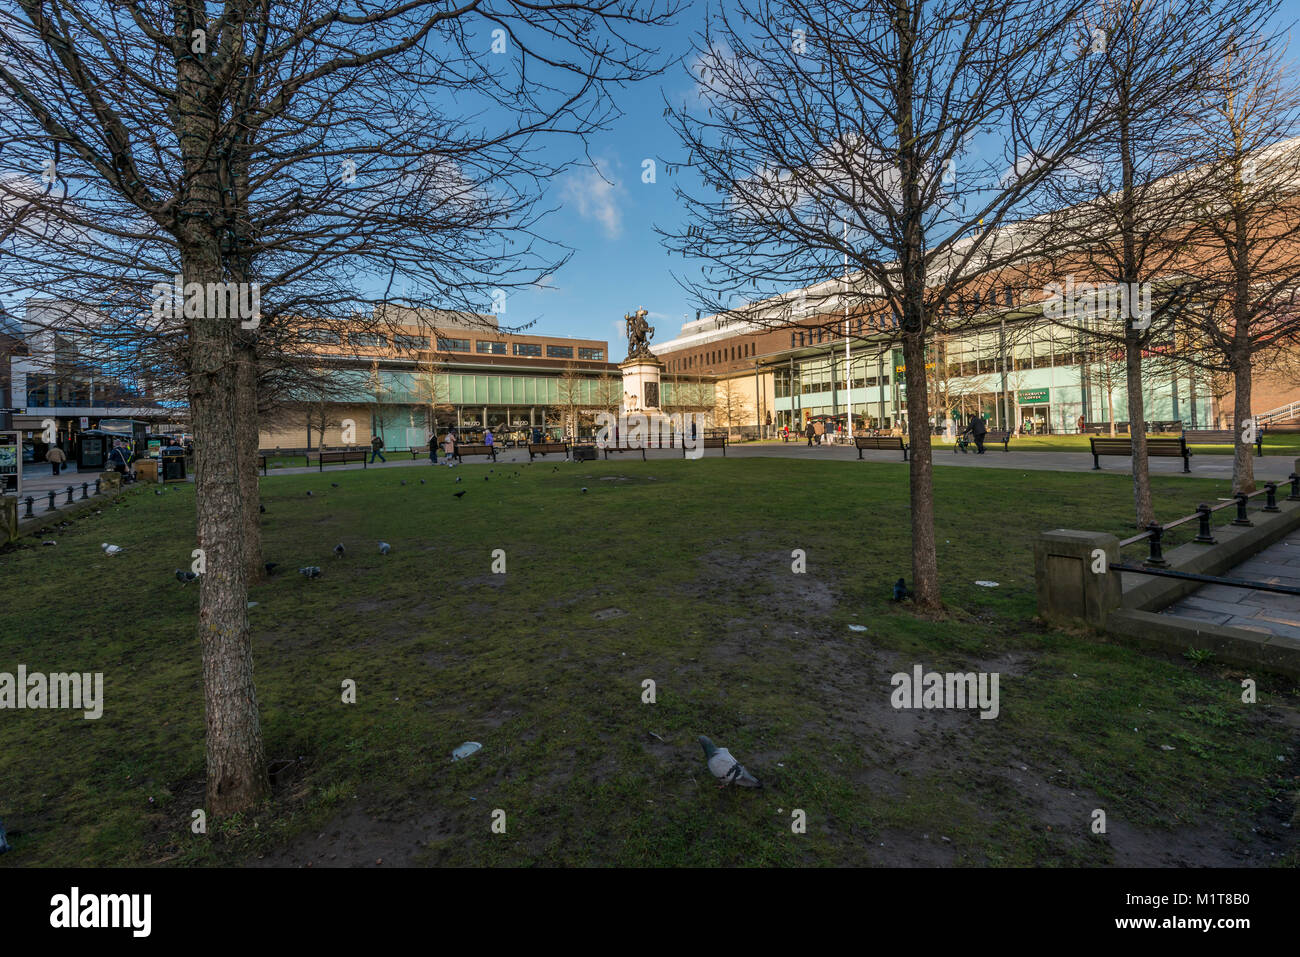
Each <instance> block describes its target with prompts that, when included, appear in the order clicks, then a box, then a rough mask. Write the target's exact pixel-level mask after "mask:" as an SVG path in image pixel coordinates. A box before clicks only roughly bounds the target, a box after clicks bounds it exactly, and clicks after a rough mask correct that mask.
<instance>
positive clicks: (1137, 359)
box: [1124, 335, 1156, 528]
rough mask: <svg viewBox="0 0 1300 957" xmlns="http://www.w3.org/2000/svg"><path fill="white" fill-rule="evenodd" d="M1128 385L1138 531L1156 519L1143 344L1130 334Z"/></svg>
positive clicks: (1126, 359)
mask: <svg viewBox="0 0 1300 957" xmlns="http://www.w3.org/2000/svg"><path fill="white" fill-rule="evenodd" d="M1124 369H1125V379H1126V382H1125V385H1126V386H1127V390H1128V435H1129V439H1130V440H1131V441H1132V443H1133V506H1134V510H1135V512H1136V514H1137V525H1138V528H1143V527H1145V526H1147V525H1149V524H1150V523H1152V522H1154V521H1155V520H1156V518H1155V512H1154V511H1153V510H1152V508H1151V468H1150V465H1151V463H1150V461H1149V460H1148V459H1147V422H1146V403H1145V401H1144V398H1143V395H1142V345H1141V342H1140V340H1139V339H1138V338H1137V337H1136V336H1133V335H1130V336H1129V337H1128V338H1127V339H1126V340H1125V342H1124Z"/></svg>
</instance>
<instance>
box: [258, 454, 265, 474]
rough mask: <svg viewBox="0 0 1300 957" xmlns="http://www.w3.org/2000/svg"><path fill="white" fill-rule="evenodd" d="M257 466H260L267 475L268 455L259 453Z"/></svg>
mask: <svg viewBox="0 0 1300 957" xmlns="http://www.w3.org/2000/svg"><path fill="white" fill-rule="evenodd" d="M257 467H258V468H260V469H261V470H262V475H263V476H265V475H266V456H265V455H259V456H258V457H257Z"/></svg>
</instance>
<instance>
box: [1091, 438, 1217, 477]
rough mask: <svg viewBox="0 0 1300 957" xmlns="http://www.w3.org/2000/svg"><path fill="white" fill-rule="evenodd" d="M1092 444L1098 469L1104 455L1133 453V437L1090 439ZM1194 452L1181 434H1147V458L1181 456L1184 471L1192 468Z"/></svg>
mask: <svg viewBox="0 0 1300 957" xmlns="http://www.w3.org/2000/svg"><path fill="white" fill-rule="evenodd" d="M1088 442H1089V443H1090V444H1091V445H1092V463H1093V464H1092V468H1093V471H1096V470H1098V469H1100V468H1101V456H1103V455H1126V456H1130V457H1131V456H1132V455H1133V439H1132V438H1126V439H1118V438H1117V439H1109V438H1107V439H1089V440H1088ZM1191 454H1192V453H1190V452H1188V451H1187V443H1186V442H1184V441H1183V437H1182V436H1181V435H1179V436H1175V437H1172V438H1164V437H1159V438H1157V437H1155V436H1147V458H1181V459H1182V460H1183V471H1184V472H1190V471H1191V470H1192V466H1191V462H1190V461H1188V456H1190V455H1191Z"/></svg>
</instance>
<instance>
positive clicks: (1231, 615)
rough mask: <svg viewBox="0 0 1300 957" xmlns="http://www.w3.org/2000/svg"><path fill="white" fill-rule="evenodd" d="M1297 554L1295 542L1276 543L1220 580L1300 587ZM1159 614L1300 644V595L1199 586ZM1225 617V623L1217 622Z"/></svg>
mask: <svg viewBox="0 0 1300 957" xmlns="http://www.w3.org/2000/svg"><path fill="white" fill-rule="evenodd" d="M1297 552H1300V545H1297V544H1296V543H1295V542H1287V541H1281V542H1277V543H1276V544H1273V545H1270V546H1269V547H1268V548H1266V549H1264V550H1263V551H1262V552H1259V553H1258V554H1256V555H1253V556H1252V557H1251V558H1250V559H1249V560H1248V561H1245V562H1242V563H1241V564H1240V565H1237V566H1236V567H1234V568H1232V569H1230V570H1229V571H1227V572H1225V573H1224V575H1223V577H1224V578H1244V579H1250V580H1253V581H1260V582H1268V583H1270V584H1276V585H1290V586H1292V587H1296V588H1300V564H1296V563H1295V562H1294V561H1293V559H1292V556H1294V555H1295V554H1296V553H1297ZM1161 614H1167V615H1177V616H1179V617H1183V618H1199V619H1201V620H1205V621H1214V623H1215V624H1220V625H1224V624H1226V625H1231V626H1232V627H1234V628H1246V629H1248V630H1250V631H1258V632H1265V633H1267V634H1270V635H1275V636H1276V637H1278V638H1282V639H1287V640H1293V641H1297V642H1300V595H1284V594H1280V593H1277V592H1266V591H1256V590H1254V589H1250V588H1234V587H1232V586H1228V585H1202V586H1201V587H1200V588H1198V589H1196V591H1194V592H1192V593H1191V594H1190V595H1187V596H1186V597H1184V598H1182V599H1180V600H1179V601H1176V602H1174V603H1173V604H1172V605H1170V606H1169V607H1168V608H1166V609H1164V611H1163V612H1161ZM1211 616H1213V617H1211ZM1225 617H1226V619H1227V620H1216V619H1218V618H1225Z"/></svg>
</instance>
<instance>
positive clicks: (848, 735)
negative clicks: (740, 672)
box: [248, 552, 1300, 867]
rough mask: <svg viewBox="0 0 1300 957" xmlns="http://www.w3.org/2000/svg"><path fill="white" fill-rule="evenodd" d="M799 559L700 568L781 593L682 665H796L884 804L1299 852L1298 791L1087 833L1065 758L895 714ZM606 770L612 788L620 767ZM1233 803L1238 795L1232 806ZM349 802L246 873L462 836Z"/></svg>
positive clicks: (1083, 849) (916, 850) (925, 715)
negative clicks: (1247, 810)
mask: <svg viewBox="0 0 1300 957" xmlns="http://www.w3.org/2000/svg"><path fill="white" fill-rule="evenodd" d="M789 562H790V557H789V554H788V552H773V553H771V554H764V555H760V556H757V558H753V559H750V560H748V561H745V560H741V559H738V558H737V557H736V556H735V555H732V554H726V553H723V552H718V553H714V554H711V555H708V556H704V557H703V558H702V559H700V574H699V576H698V577H697V579H696V581H695V584H694V586H693V588H692V589H691V590H692V592H693V593H695V594H696V595H698V596H699V597H703V598H708V597H710V596H713V595H715V594H721V593H722V592H723V590H725V591H727V592H729V593H733V594H734V593H737V592H740V593H743V592H744V590H745V589H747V588H751V589H752V590H753V591H755V592H758V593H764V594H769V595H772V596H773V602H774V609H775V610H774V609H773V608H767V609H764V610H763V611H762V612H761V613H759V614H757V615H756V616H755V618H732V619H729V620H726V621H725V623H724V627H723V628H722V629H720V633H719V634H718V635H717V637H716V639H715V640H714V641H713V642H712V643H711V644H710V646H709V649H708V653H707V660H701V661H697V662H686V661H684V662H681V663H680V666H679V668H678V669H677V670H678V673H679V674H682V675H687V674H690V675H699V674H700V672H701V671H702V670H705V669H707V670H711V671H719V670H721V671H726V670H729V669H731V668H733V667H734V668H737V669H739V668H743V667H744V665H745V664H746V663H748V662H755V661H765V662H770V661H771V660H772V658H773V657H778V658H780V659H782V660H784V661H785V662H787V663H788V667H789V669H790V671H791V672H792V673H797V674H798V675H799V682H798V689H797V693H798V694H800V695H803V696H805V697H807V698H809V699H810V700H812V701H813V702H815V704H816V708H815V711H816V713H817V714H818V717H817V718H815V719H814V720H812V721H810V722H808V723H807V724H806V725H805V726H804V727H803V728H801V729H800V735H799V736H800V738H801V739H802V741H803V742H806V745H807V747H814V746H819V747H823V748H827V747H834V746H836V745H842V746H844V747H845V748H848V749H851V750H852V751H853V752H854V753H856V754H859V755H863V756H864V758H863V760H862V763H861V766H860V767H858V768H855V769H853V770H852V771H851V772H846V773H849V776H850V779H851V782H852V784H853V785H854V786H855V788H857V789H858V790H859V791H860V792H862V793H864V794H866V795H868V796H869V798H870V801H871V802H872V804H873V805H881V806H893V807H896V808H899V809H906V808H907V806H908V805H909V803H910V802H912V801H914V800H916V799H917V797H918V788H933V787H938V788H940V789H942V788H943V787H944V786H945V785H944V784H937V785H936V783H935V782H949V784H948V785H947V786H949V787H951V782H952V781H954V780H956V781H960V782H961V783H962V788H961V790H962V794H961V796H960V797H961V799H962V800H964V801H966V802H968V803H971V804H973V805H974V806H975V807H977V808H978V809H979V811H980V812H981V813H982V812H987V815H988V816H989V817H990V819H993V820H1004V819H1005V820H1016V821H1023V820H1025V819H1027V820H1028V821H1029V822H1030V823H1029V826H1028V832H1026V831H1024V830H1021V831H1020V832H1019V833H1009V834H1008V836H1007V840H1008V841H1024V840H1032V841H1034V842H1035V845H1036V846H1038V847H1040V848H1041V849H1042V852H1041V854H1037V855H1036V859H1037V860H1039V862H1040V863H1042V864H1052V863H1074V864H1079V863H1085V864H1088V865H1096V866H1106V865H1113V866H1124V867H1174V866H1184V867H1185V866H1197V867H1211V866H1223V867H1242V866H1268V865H1270V864H1273V863H1275V862H1277V861H1278V859H1279V858H1281V857H1283V856H1284V855H1285V854H1287V853H1289V852H1292V851H1294V849H1295V848H1296V846H1297V837H1296V830H1297V828H1300V818H1298V817H1297V809H1296V800H1295V799H1296V795H1295V793H1294V792H1293V793H1291V794H1289V795H1284V796H1283V797H1281V798H1279V799H1276V800H1272V801H1269V802H1267V803H1266V804H1265V805H1264V806H1263V809H1262V810H1261V811H1260V812H1259V813H1258V815H1256V816H1255V818H1254V819H1253V820H1251V821H1249V822H1247V823H1246V824H1244V825H1243V824H1241V823H1240V818H1239V819H1238V821H1239V823H1238V826H1237V828H1236V829H1235V830H1234V829H1233V828H1231V827H1230V826H1228V825H1227V824H1212V825H1202V826H1199V827H1174V828H1171V829H1162V828H1152V827H1143V826H1139V825H1137V824H1135V823H1133V822H1130V821H1126V820H1124V819H1122V818H1120V817H1118V816H1109V817H1108V819H1107V833H1106V834H1104V835H1090V834H1088V832H1087V830H1086V829H1085V828H1083V827H1080V822H1081V821H1087V820H1089V818H1090V815H1091V814H1092V812H1093V810H1094V809H1096V808H1098V807H1101V806H1102V805H1103V803H1104V802H1102V801H1101V800H1100V799H1099V798H1098V796H1097V795H1096V794H1094V793H1091V792H1089V791H1088V790H1087V789H1085V788H1082V787H1079V786H1078V785H1077V784H1075V783H1074V782H1075V781H1077V780H1079V779H1080V776H1081V775H1080V773H1079V769H1078V768H1077V767H1074V766H1073V765H1072V764H1071V758H1070V757H1069V756H1068V754H1065V755H1061V756H1060V757H1059V758H1058V759H1057V760H1056V761H1053V762H1051V763H1049V764H1045V763H1044V760H1043V757H1042V753H1043V752H1042V750H1041V749H1040V748H1038V747H1036V746H1034V744H1032V743H1026V742H1022V741H1016V740H1015V739H1014V738H1013V737H1012V736H1011V735H1010V734H1009V733H1002V732H1000V731H998V730H997V729H995V728H993V727H991V726H994V725H997V724H998V722H996V721H989V722H984V721H982V720H981V719H980V718H979V716H978V713H977V712H975V711H952V710H931V711H926V710H900V709H895V708H894V707H893V706H892V704H891V703H890V698H889V694H888V689H889V687H890V685H889V678H890V676H891V675H892V674H894V673H895V672H898V671H908V670H910V668H911V664H912V662H911V659H910V657H909V656H905V655H901V654H898V653H895V652H891V651H888V650H883V649H879V648H876V647H873V646H872V643H871V641H870V637H871V636H870V632H871V631H872V630H873V628H874V625H873V624H872V623H871V622H868V623H867V624H868V625H869V628H868V632H867V633H866V634H865V635H863V634H857V633H844V634H840V633H839V632H838V628H836V629H835V630H834V632H832V629H831V626H829V625H827V624H826V623H825V621H824V617H825V615H826V613H827V612H829V611H830V610H831V609H833V608H834V607H835V604H836V601H837V589H836V585H835V582H834V581H833V580H830V579H828V577H827V576H825V575H823V576H820V577H817V576H813V575H811V574H809V575H803V576H793V575H790V574H789V573H788V569H789ZM484 580H485V581H488V580H489V579H484ZM587 594H590V593H587ZM1036 658H1037V655H1036V653H1035V652H1034V651H1032V650H1031V651H1017V652H1013V653H1009V654H1005V655H1001V656H998V657H995V658H989V659H984V660H970V661H968V662H967V665H966V667H967V668H968V669H970V670H975V671H988V672H994V671H995V672H998V673H1000V674H1001V675H1002V676H1003V680H1004V681H1009V680H1014V679H1015V678H1016V677H1018V676H1023V675H1025V674H1026V673H1027V672H1030V671H1032V669H1033V668H1034V667H1035V663H1036ZM864 689H876V691H877V693H864ZM500 710H501V713H500V714H499V715H495V717H497V718H499V719H500V720H506V719H507V718H508V717H513V716H515V715H516V714H517V713H518V709H517V708H514V709H512V708H511V707H509V706H508V703H503V706H502V708H501V709H500ZM1277 714H1278V716H1277V717H1270V718H1267V719H1261V720H1271V721H1277V720H1281V721H1286V722H1287V723H1288V724H1289V725H1290V727H1291V730H1292V731H1293V732H1295V731H1300V720H1297V718H1298V716H1297V715H1296V714H1295V713H1294V712H1287V711H1283V710H1281V709H1278V710H1277ZM491 717H493V715H491V714H490V715H489V718H491ZM679 737H680V736H679ZM804 746H805V745H804V743H795V744H793V745H791V749H792V750H795V751H798V750H800V749H801V748H803V747H804ZM641 748H642V752H643V753H644V755H645V758H646V761H647V763H648V764H649V765H650V766H653V767H655V768H656V769H658V770H659V771H660V772H662V773H664V774H665V775H667V776H670V777H672V778H675V779H676V785H675V786H674V788H673V789H672V793H665V794H663V795H661V797H662V798H663V799H664V800H684V801H690V800H699V797H698V795H699V794H700V793H701V792H700V789H701V788H702V787H706V786H711V785H709V784H708V782H705V781H703V780H702V779H701V775H700V772H701V770H702V768H701V767H697V765H698V764H699V763H700V762H699V761H698V760H697V759H698V754H697V746H696V745H695V743H694V741H685V740H671V739H670V740H668V741H664V740H656V739H655V738H654V737H648V738H646V739H645V740H644V741H643V742H642V743H641ZM787 754H788V752H787ZM1032 755H1037V757H1034V756H1032ZM780 759H781V758H780V755H779V754H777V753H776V752H764V751H762V750H759V751H758V752H756V753H753V754H747V755H745V760H746V763H747V764H748V765H749V766H750V767H751V768H754V769H758V770H759V772H760V773H763V772H766V773H767V774H768V775H770V777H769V780H770V781H771V783H772V784H773V785H774V786H775V789H776V790H777V792H778V793H779V792H780V783H781V782H780V775H781V772H780V771H779V770H778V768H777V762H778V761H779V760H780ZM787 760H788V758H787ZM603 770H604V773H605V774H606V775H612V774H613V773H614V772H615V771H616V770H617V769H616V768H613V767H609V768H605V769H603ZM592 773H596V772H592ZM569 774H570V772H569V771H568V769H567V768H559V769H554V770H550V771H545V772H542V775H541V778H540V779H539V781H538V782H537V786H538V787H539V788H542V789H554V791H552V792H551V793H559V791H561V790H562V788H563V785H564V784H565V782H566V780H567V777H568V775H569ZM1297 775H1300V766H1296V767H1291V768H1288V769H1286V771H1285V772H1284V777H1287V778H1289V779H1292V780H1294V779H1296V776H1297ZM930 796H933V795H930ZM1224 799H1225V801H1229V800H1232V799H1233V798H1232V797H1231V796H1228V795H1225V796H1224ZM352 804H353V806H350V807H349V808H348V809H347V810H346V811H344V812H343V813H341V814H339V815H338V816H337V817H335V818H334V819H333V820H332V821H331V822H330V823H329V824H328V825H327V826H325V827H323V828H319V829H316V830H314V831H312V832H311V833H307V834H303V835H301V836H299V837H298V838H297V839H295V840H293V841H291V842H290V843H289V844H287V845H286V846H284V847H282V848H280V849H277V850H275V851H273V852H270V853H267V854H266V855H264V856H263V857H261V858H259V859H256V860H252V861H249V862H248V864H250V865H252V866H279V867H304V866H305V867H363V866H390V865H392V866H403V865H406V866H418V865H421V864H423V863H427V862H428V861H429V858H430V847H431V846H436V845H437V844H438V843H439V842H440V840H444V839H447V838H452V837H453V835H452V831H453V830H455V828H456V824H455V822H454V821H453V819H452V816H451V815H450V814H449V813H447V812H446V811H445V810H444V809H440V808H437V807H431V806H430V807H425V806H420V805H419V803H418V801H415V800H408V801H406V802H404V803H402V804H400V805H397V806H388V807H383V808H376V807H370V806H368V805H367V802H366V796H365V795H364V794H362V795H360V796H359V798H358V799H357V800H356V801H354V802H352ZM827 827H828V828H829V829H830V830H831V831H832V837H833V839H834V840H835V841H836V842H839V841H851V842H853V843H854V844H856V845H858V846H859V847H860V848H861V850H862V853H861V854H859V855H855V856H857V857H859V858H864V859H865V860H866V862H867V863H869V864H871V865H873V866H882V867H945V866H952V865H955V864H966V865H976V866H978V865H980V864H982V863H992V862H988V861H985V860H982V859H981V857H980V856H979V855H972V854H971V852H970V851H969V849H967V848H963V847H962V846H961V839H960V837H956V838H955V837H953V836H951V835H948V834H944V833H942V831H941V830H939V829H938V828H937V827H936V828H930V827H928V826H915V827H913V826H897V825H895V824H892V823H889V822H887V821H886V822H884V823H882V824H880V825H879V826H877V827H874V828H871V829H862V828H859V827H857V826H854V825H850V824H847V823H839V822H832V823H831V824H829V825H827ZM593 863H599V862H593Z"/></svg>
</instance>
